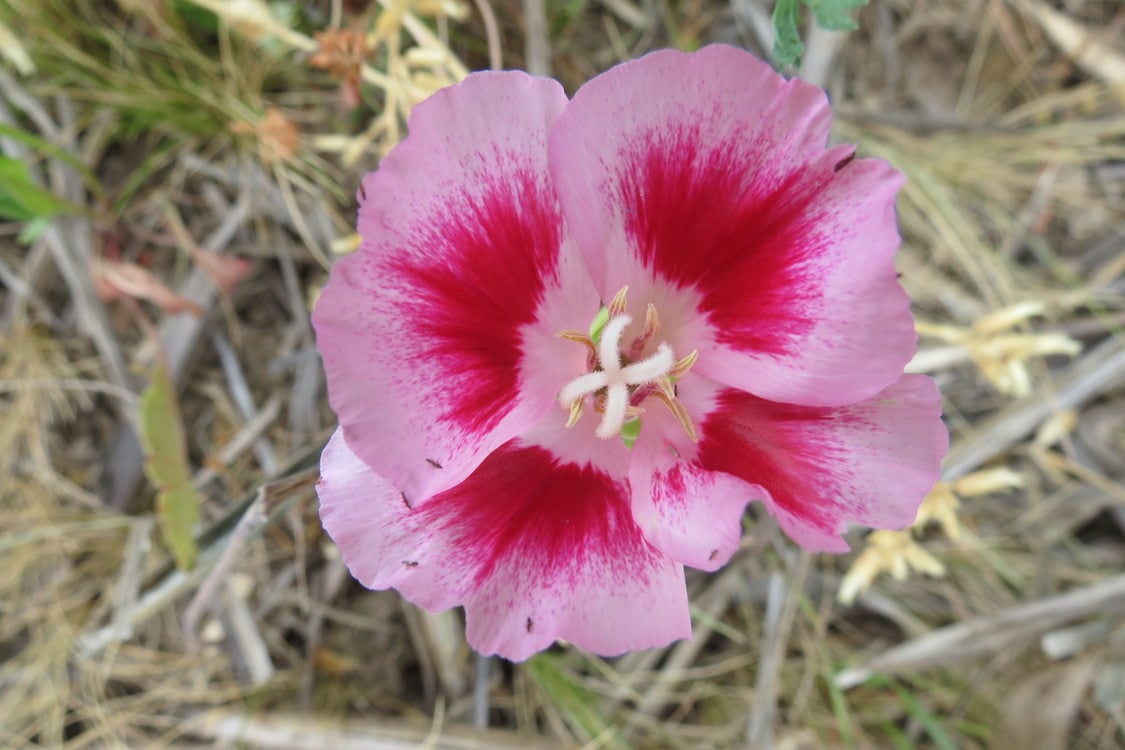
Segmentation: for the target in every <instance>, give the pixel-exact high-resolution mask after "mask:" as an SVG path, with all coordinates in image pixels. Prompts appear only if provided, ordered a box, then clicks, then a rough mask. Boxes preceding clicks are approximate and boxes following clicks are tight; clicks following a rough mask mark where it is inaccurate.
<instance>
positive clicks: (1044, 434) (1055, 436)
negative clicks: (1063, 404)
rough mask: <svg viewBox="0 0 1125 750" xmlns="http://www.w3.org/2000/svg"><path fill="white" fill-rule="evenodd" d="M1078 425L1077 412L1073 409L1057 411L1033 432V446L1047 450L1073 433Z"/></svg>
mask: <svg viewBox="0 0 1125 750" xmlns="http://www.w3.org/2000/svg"><path fill="white" fill-rule="evenodd" d="M1077 424H1078V412H1076V411H1075V410H1074V409H1063V410H1062V411H1057V412H1055V413H1054V414H1052V415H1051V416H1050V417H1048V418H1047V419H1046V421H1044V422H1043V424H1041V425H1039V429H1038V430H1036V432H1035V444H1036V445H1038V446H1039V447H1041V448H1049V447H1050V446H1052V445H1054V444H1055V443H1057V442H1059V441H1060V440H1062V439H1063V438H1064V437H1066V436H1067V435H1069V434H1070V433H1072V432H1073V431H1074V428H1075V426H1076V425H1077Z"/></svg>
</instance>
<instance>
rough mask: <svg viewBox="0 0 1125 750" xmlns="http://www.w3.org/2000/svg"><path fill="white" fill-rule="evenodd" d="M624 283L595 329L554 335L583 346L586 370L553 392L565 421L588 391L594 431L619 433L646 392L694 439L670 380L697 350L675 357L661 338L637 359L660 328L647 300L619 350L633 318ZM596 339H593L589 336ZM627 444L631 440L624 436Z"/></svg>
mask: <svg viewBox="0 0 1125 750" xmlns="http://www.w3.org/2000/svg"><path fill="white" fill-rule="evenodd" d="M627 292H628V287H622V289H621V291H619V292H618V293H617V294H616V295H614V297H613V300H612V301H611V302H610V304H609V305H608V306H607V308H606V310H605V312H606V313H607V314H608V321H606V322H605V325H604V327H602V329H601V331H600V332H597V331H592V333H591V335H586V334H585V333H582V332H580V331H572V330H566V331H560V332H559V336H560V337H562V338H565V339H567V340H568V341H574V342H576V343H579V344H582V345H583V346H584V347H586V350H587V370H588V372H586V373H585V374H584V375H579V376H578V377H576V378H575V379H574V380H572V381H570V383H568V384H567V385H566V386H565V387H564V388H563V389H562V390H561V391H560V392H559V396H558V400H559V404H560V405H561V406H562V407H563V408H564V409H566V410H567V412H568V414H567V421H566V426H567V427H568V428H570V427H573V426H574V425H576V424H577V423H578V421H579V420H580V419H581V417H582V412H583V408H584V406H583V405H584V403H585V400H586V396H593V397H594V399H593V406H594V410H595V411H596V412H598V413H600V414H601V415H602V418H601V422H600V423H599V424H598V427H597V429H596V430H595V431H594V434H595V435H597V436H598V437H599V438H602V439H603V440H604V439H609V438H612V437H614V436H615V435H619V434H621V430H622V427H623V426H624V425H625V423H626V422H630V421H632V420H635V419H637V418H638V417H639V416H640V415H641V414H642V413H643V412H644V409H643V408H642V407H641V403H642V402H643V401H644V400H645V399H647V398H648V397H649V396H652V397H653V398H655V399H656V400H658V401H660V402H661V403H663V404H664V405H665V406H667V407H668V409H669V411H671V412H672V414H673V415H674V416H675V418H676V421H677V422H679V424H680V426H681V427H683V429H684V432H686V433H687V435H688V437H689V438H690V439H691V440H692V441H698V436H697V434H696V431H695V425H694V424H692V421H691V416H690V415H689V414H688V412H687V409H685V408H684V406H683V404H682V403H680V401H679V400H678V399H677V398H676V389H675V385H674V383H675V381H676V380H678V379H679V378H681V377H683V376H684V375H685V374H686V373H687V372H688V370H690V369H691V367H692V365H694V364H695V361H696V359H698V357H699V352H697V351H693V352H692V353H691V354H689V355H687V356H686V357H683V358H681V359H678V360H677V359H676V358H675V355H674V354H673V353H672V347H671V346H669V345H668V343H667V342H663V343H661V344H660V345H659V346H658V347H657V348H656V351H655V352H653V353H652V354H650V355H649V356H648V357H644V358H642V359H638V357H640V355H641V354H642V353H643V352H644V350H645V348H646V347H647V346H648V344H649V342H650V341H651V340H652V338H653V337H654V336H656V335H657V333H658V332H659V330H660V317H659V315H658V314H657V312H656V307H655V306H654V305H652V304H649V305H648V307H647V309H646V311H645V320H644V326H643V328H642V330H641V333H640V335H638V336H636V337H635V338H634V339H633V340H632V341H631V342H630V343H629V345H628V347H627V349H625V350H624V351H623V348H622V338H623V337H624V334H625V329H626V328H627V327H628V326H629V325H630V324H631V323H632V322H633V319H632V317H630V316H629V315H628V314H627V313H625V308H626V305H627V297H626V295H627ZM595 339H596V340H595ZM626 443H627V444H628V445H631V444H632V443H631V441H629V440H626Z"/></svg>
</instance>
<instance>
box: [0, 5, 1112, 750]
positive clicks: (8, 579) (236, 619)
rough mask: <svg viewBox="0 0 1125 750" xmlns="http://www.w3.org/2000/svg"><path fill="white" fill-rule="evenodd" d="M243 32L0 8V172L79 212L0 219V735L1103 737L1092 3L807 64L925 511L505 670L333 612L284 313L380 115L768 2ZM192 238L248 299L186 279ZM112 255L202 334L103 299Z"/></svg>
mask: <svg viewBox="0 0 1125 750" xmlns="http://www.w3.org/2000/svg"><path fill="white" fill-rule="evenodd" d="M264 7H265V6H264V5H263V4H261V3H257V2H251V1H250V0H238V2H229V3H228V2H225V1H223V2H220V0H160V1H158V2H141V1H139V0H129V1H128V2H126V1H125V0H121V1H120V2H118V3H116V4H111V3H71V2H66V0H0V24H2V25H3V26H5V27H7V29H8V30H17V29H24V30H27V33H23V34H21V35H19V36H18V37H17V39H18V40H19V41H20V42H21V43H22V47H23V52H25V53H26V54H25V56H23V57H21V56H20V54H19V52H20V50H19V49H18V48H16V47H15V46H13V45H12V44H10V43H9V42H8V41H3V42H0V46H3V47H4V51H5V55H6V56H7V57H8V58H9V59H10V60H11V61H12V62H11V64H10V65H9V66H7V67H0V90H2V91H3V96H2V97H0V123H3V124H5V125H7V126H8V127H9V128H15V129H18V130H19V131H22V132H23V133H24V137H20V138H14V137H12V136H13V135H14V133H13V131H12V130H10V129H8V130H5V131H3V132H0V144H2V146H3V151H4V153H5V154H6V155H8V156H13V157H16V158H19V159H21V160H23V161H24V163H26V164H27V165H29V167H30V169H31V174H32V176H33V177H34V179H36V180H38V181H39V183H40V184H42V185H44V186H47V187H48V188H49V189H50V190H51V191H53V192H54V193H55V194H56V195H59V196H61V197H64V198H66V199H67V200H69V201H71V202H73V203H75V204H78V205H80V206H84V207H85V211H84V212H83V213H81V214H79V215H72V216H60V217H55V218H53V219H50V220H49V221H45V222H40V223H38V224H36V225H35V226H33V227H32V231H30V233H28V234H25V236H24V237H23V238H22V239H20V238H18V237H17V235H18V233H19V232H20V231H21V229H24V228H23V227H20V226H17V225H6V226H0V337H2V338H0V340H2V344H0V477H2V479H0V746H4V747H13V748H16V747H33V746H42V747H60V748H63V747H65V748H86V747H90V748H102V747H142V746H143V747H171V748H197V747H237V746H245V747H262V748H274V747H276V748H283V747H284V748H323V747H343V746H345V745H344V743H345V741H351V742H353V743H354V745H351V746H354V747H365V748H380V749H387V748H401V747H419V746H422V747H435V748H506V747H513V748H514V747H523V748H529V749H530V748H562V747H582V748H598V747H606V748H631V747H641V748H680V747H685V748H686V747H691V748H736V747H738V748H742V747H746V748H755V749H756V748H767V747H776V748H826V747H854V748H883V747H894V748H940V749H945V748H988V747H994V748H1016V747H1019V748H1024V747H1026V748H1046V749H1047V750H1050V749H1052V748H1060V749H1061V748H1064V747H1065V748H1080V749H1085V748H1091V749H1092V748H1111V747H1122V746H1125V618H1123V617H1122V613H1123V612H1125V578H1123V574H1122V571H1123V570H1125V398H1123V395H1125V340H1123V338H1122V328H1123V323H1125V276H1123V274H1125V235H1123V234H1122V227H1125V168H1123V167H1122V165H1123V164H1125V74H1123V72H1122V70H1123V67H1125V46H1122V44H1121V43H1120V40H1121V33H1120V32H1121V29H1122V28H1125V13H1123V11H1122V8H1121V6H1120V5H1119V4H1117V3H1114V2H1109V1H1106V2H1094V1H1093V0H1091V1H1088V2H1081V1H1080V0H1069V1H1067V2H1062V3H1055V4H1047V3H1045V2H1040V0H964V1H954V0H925V1H923V2H914V1H908V0H872V2H871V4H870V5H869V6H868V7H866V8H865V9H864V10H863V11H862V13H861V14H860V21H861V23H860V30H859V31H857V32H855V33H853V34H851V35H849V36H848V37H847V38H846V39H843V40H834V39H833V38H831V37H826V36H825V35H823V34H822V33H821V32H817V33H816V35H815V36H814V38H813V39H812V40H810V49H813V50H815V51H816V53H815V54H814V55H810V57H812V58H815V59H810V60H809V61H808V63H807V66H806V72H807V73H809V74H810V75H812V76H814V77H818V78H820V80H819V82H820V83H822V84H824V85H825V86H826V87H827V88H828V89H829V90H830V92H831V94H832V97H833V101H834V103H835V105H836V108H837V112H838V114H837V137H838V138H840V139H841V140H850V141H856V142H858V143H860V144H861V149H862V151H864V152H866V153H868V154H873V155H878V156H881V157H883V158H886V159H888V160H889V161H891V162H892V163H893V164H895V165H896V166H897V167H898V168H899V169H901V170H902V171H903V172H905V173H906V174H907V176H908V177H909V181H908V183H907V185H906V187H905V189H904V190H903V193H902V198H901V201H900V204H899V216H900V222H901V226H902V232H903V235H904V240H905V242H904V248H903V251H902V253H901V254H900V270H901V271H902V273H903V283H904V284H905V285H906V286H907V288H908V290H909V291H910V293H911V295H912V296H913V298H914V300H915V303H916V312H917V315H918V318H919V321H920V325H919V329H920V332H921V333H922V338H921V350H922V351H921V353H920V355H919V358H918V359H917V360H916V361H915V363H914V365H913V368H914V369H916V370H919V371H925V372H930V373H931V374H933V375H934V376H935V377H936V378H937V379H938V381H939V383H940V384H941V386H942V390H943V394H944V396H945V399H946V411H947V415H948V422H949V425H950V428H951V430H952V433H953V441H954V442H953V452H952V454H951V457H950V460H949V461H948V462H947V467H946V469H947V476H946V480H947V483H946V484H943V485H942V487H941V488H940V493H941V494H940V495H935V497H934V498H932V502H933V506H932V508H931V511H932V512H930V513H929V516H930V517H931V518H932V519H933V521H934V522H933V523H930V524H928V525H925V524H920V525H919V526H918V527H917V528H915V529H914V530H913V531H910V532H905V533H904V535H901V536H899V537H895V538H886V539H880V538H876V542H877V543H876V544H875V545H873V546H871V547H870V548H869V550H868V552H867V553H865V554H866V557H865V558H862V559H864V560H865V562H864V563H862V564H861V565H860V566H858V567H856V568H854V569H852V565H853V563H854V562H856V560H857V557H859V555H860V554H861V553H863V550H864V549H865V541H864V539H863V538H862V535H857V536H856V537H855V538H854V542H855V546H856V548H857V553H856V554H855V555H852V556H844V557H839V558H835V557H816V556H809V555H807V554H803V553H801V552H799V551H797V550H795V549H794V548H793V547H792V546H791V545H790V544H789V543H788V542H787V541H785V540H784V538H783V537H782V536H781V535H780V534H779V533H778V531H777V530H776V528H775V527H774V526H773V525H772V524H771V523H770V522H769V521H768V520H766V519H764V518H762V517H761V516H760V515H755V516H754V518H752V519H749V520H748V521H747V532H748V533H747V535H746V539H745V543H744V547H743V549H742V550H741V551H740V552H739V553H738V554H737V555H736V557H735V559H734V560H733V561H732V563H731V565H730V566H728V568H727V569H725V570H724V571H722V572H720V573H718V574H715V575H692V576H690V578H689V585H690V587H691V589H692V602H693V607H694V610H693V614H694V619H695V629H696V637H695V639H694V640H693V641H691V642H685V643H679V644H675V645H673V646H671V647H669V648H667V649H663V650H658V651H653V652H645V653H638V654H632V655H629V656H626V657H623V658H620V659H615V660H603V659H600V658H598V657H595V656H591V655H588V654H584V653H581V652H578V651H576V650H574V649H569V648H555V649H553V650H552V651H550V652H549V653H546V654H543V655H540V656H539V657H536V658H535V659H533V660H531V661H530V662H528V663H526V664H523V665H515V666H512V665H508V664H502V663H499V662H495V661H493V662H488V661H484V660H479V659H474V658H473V656H472V654H470V653H469V651H468V649H467V647H466V645H465V643H464V640H463V633H462V629H461V626H460V622H459V615H458V614H456V613H445V614H443V615H437V616H434V615H428V614H425V613H422V612H419V611H417V610H415V609H413V608H411V607H410V606H408V605H405V604H404V603H403V602H402V601H401V599H400V598H399V597H398V596H397V595H396V594H394V593H393V592H383V593H370V592H366V591H363V590H362V589H360V588H359V587H358V586H357V585H356V584H355V583H354V582H353V581H351V579H350V578H348V577H347V576H346V574H345V573H344V571H343V567H342V565H341V563H340V562H339V560H338V558H337V556H336V553H335V551H334V550H333V548H332V547H331V545H330V544H329V543H328V541H327V540H326V538H325V537H324V535H323V532H322V531H321V530H320V527H319V525H318V523H317V520H316V514H315V503H314V500H313V496H312V492H311V488H310V481H311V478H312V477H313V470H312V469H311V468H310V467H312V466H313V464H314V462H315V456H316V453H317V451H318V449H319V446H320V445H322V444H323V441H324V439H325V438H326V436H327V435H328V433H329V431H330V430H331V427H332V416H331V414H330V412H329V411H328V410H327V408H326V406H325V403H324V399H323V383H322V375H321V373H320V370H319V362H318V360H317V358H316V356H315V352H314V349H313V343H312V338H311V330H310V327H309V325H308V322H307V321H308V311H309V309H310V304H311V300H312V299H313V298H314V297H315V294H316V292H317V290H318V289H319V287H320V286H321V285H322V284H323V282H324V279H325V278H326V267H327V266H328V265H329V264H330V263H331V259H332V257H333V253H335V252H339V251H343V250H346V249H347V248H348V247H350V246H351V245H352V244H353V238H352V233H353V231H354V229H353V227H352V222H351V216H352V211H353V208H354V207H353V204H352V203H351V198H350V195H351V193H352V191H353V189H354V186H355V185H356V184H357V181H358V179H359V176H360V175H361V174H362V173H363V171H365V170H367V169H370V168H372V167H373V166H374V165H375V164H376V163H377V160H378V158H379V156H380V155H381V154H383V153H385V152H386V151H387V150H388V149H389V148H390V147H391V146H392V145H393V144H394V143H395V142H397V140H398V139H399V138H401V136H402V135H403V128H404V122H405V115H406V113H407V112H408V111H409V108H410V107H411V106H412V105H413V104H414V103H416V102H417V101H418V100H420V99H421V98H424V97H425V96H426V95H427V94H428V93H430V92H432V91H433V90H435V89H436V88H438V87H440V86H442V85H445V84H447V83H449V82H451V81H454V80H457V79H458V78H459V77H460V76H462V75H464V73H465V70H466V69H468V68H480V67H486V66H487V65H488V62H489V60H490V58H495V57H496V56H497V55H502V57H503V61H504V64H505V65H507V66H516V67H523V66H525V61H527V65H530V66H532V67H534V68H535V69H537V70H545V69H546V68H547V67H548V66H549V67H550V69H551V70H552V71H553V72H554V73H555V75H557V76H558V77H560V79H561V80H562V81H563V82H564V84H565V85H566V86H567V88H568V89H569V90H571V91H573V90H574V88H576V87H577V86H578V85H580V84H581V82H582V81H584V80H586V79H587V78H589V77H590V76H591V75H593V74H595V73H596V72H597V71H599V70H601V69H604V68H605V67H608V66H609V65H611V64H613V63H614V62H616V61H617V60H619V59H622V58H625V57H628V56H632V55H635V54H638V53H641V52H643V51H646V50H649V49H653V48H656V47H660V46H666V45H678V46H685V47H690V46H693V45H697V44H700V43H704V42H706V41H710V40H719V41H736V42H740V43H743V44H745V45H748V46H750V47H752V48H754V47H757V48H758V49H760V48H761V46H760V45H761V44H762V43H763V42H766V43H768V40H766V39H765V34H764V33H763V30H762V29H763V27H762V26H761V24H759V23H757V21H760V20H761V19H762V18H763V13H764V11H763V10H762V8H761V7H760V6H759V3H757V2H756V1H755V0H733V2H732V3H731V4H729V5H727V4H724V3H720V2H713V1H712V0H700V1H698V2H688V3H677V4H670V3H666V2H659V3H658V2H646V3H644V4H635V3H633V2H632V1H631V0H612V1H610V0H606V2H604V3H601V4H590V3H587V2H585V0H576V1H575V2H567V3H550V4H544V3H543V2H541V1H540V0H525V1H524V2H523V3H522V4H518V3H515V2H505V3H500V2H493V3H492V4H489V2H488V0H481V2H480V3H478V4H474V5H464V4H462V3H460V2H459V1H458V0H440V1H439V0H413V1H412V0H385V2H380V3H379V4H375V3H362V2H341V1H339V0H320V1H317V0H306V1H304V2H293V3H271V4H270V7H272V8H273V10H274V14H273V15H262V13H261V11H262V9H263V8H264ZM213 11H218V12H219V15H216V13H215V12H213ZM525 17H526V18H527V19H529V25H530V28H528V29H525V28H524V25H523V19H524V18H525ZM489 18H491V20H487V19H489ZM344 22H346V24H348V25H350V27H352V28H362V29H364V30H366V31H369V32H371V34H370V36H369V37H368V40H367V41H368V43H369V46H370V51H369V54H368V55H367V58H366V64H365V66H364V67H362V68H357V69H355V70H352V71H351V73H352V74H354V75H352V77H351V83H349V72H348V69H346V66H345V67H340V66H337V67H335V68H334V67H332V66H331V65H327V64H322V65H319V67H318V66H317V65H314V64H311V62H310V57H311V56H312V55H313V54H314V53H316V51H317V49H318V42H317V41H316V38H315V37H314V35H315V34H316V33H317V32H320V31H323V30H325V29H329V28H335V27H339V25H340V24H341V23H344ZM493 24H495V26H494V27H493ZM766 31H768V27H767V28H766ZM840 41H842V44H841V43H839V42H840ZM28 62H29V63H30V64H31V65H32V66H34V71H30V70H28V71H26V72H23V73H18V72H16V68H15V67H14V66H16V65H23V66H24V67H25V68H26V67H27V65H26V63H28ZM349 86H352V89H351V90H349ZM357 92H358V94H359V97H360V101H359V103H358V106H356V107H355V108H350V106H351V105H353V104H355V103H356V102H355V94H356V93H357ZM349 97H351V98H350V99H349ZM349 102H350V104H348V103H349ZM60 150H61V151H60ZM76 165H79V166H76ZM195 247H203V248H207V249H209V250H212V251H216V252H218V253H226V254H230V255H236V256H238V257H242V258H246V259H249V260H250V261H252V263H253V265H252V272H251V273H250V275H249V276H248V277H247V278H245V279H243V280H242V281H241V282H240V283H239V284H238V285H237V286H236V287H235V288H234V289H233V291H231V292H229V293H228V292H226V291H223V290H221V289H217V288H216V287H215V286H214V284H213V282H212V280H210V277H209V276H208V274H207V272H206V269H204V268H203V267H201V265H200V263H199V261H198V257H199V256H198V255H196V254H194V253H193V250H194V249H195ZM106 259H108V260H122V261H127V262H134V263H138V264H139V265H141V266H143V267H144V268H146V269H148V270H149V271H151V272H152V274H153V276H154V277H155V278H156V279H159V280H160V281H161V282H163V283H164V284H165V285H167V286H168V287H170V288H171V290H173V291H174V292H175V293H176V294H178V295H179V296H180V297H182V298H183V299H185V300H187V301H189V302H190V303H191V304H193V305H196V306H198V307H199V308H200V309H202V311H203V314H202V315H201V316H199V317H194V316H192V315H189V314H183V313H181V314H171V313H168V312H165V311H164V310H162V309H161V308H160V307H157V306H153V305H150V304H148V303H138V302H137V301H136V300H132V299H118V300H115V301H108V302H107V301H103V299H102V298H101V297H100V296H99V295H98V294H96V293H95V292H96V290H95V287H94V285H93V282H92V277H91V270H90V269H91V268H92V267H93V264H94V262H95V261H104V260H106ZM158 352H159V353H160V354H159V355H158V354H157V353H158ZM161 357H162V358H163V362H164V363H165V366H166V367H167V368H168V370H169V372H170V373H171V374H172V376H173V378H174V379H175V380H176V381H177V382H178V383H179V407H180V412H181V416H182V420H183V425H184V432H185V436H186V438H187V446H188V455H187V458H188V463H189V466H190V467H191V469H192V470H193V471H194V472H196V475H195V485H196V488H197V490H198V491H199V493H200V496H201V498H202V501H203V508H202V510H203V518H204V522H203V533H202V536H201V537H200V547H201V554H200V560H199V565H198V567H197V569H196V571H194V572H193V573H191V574H184V573H181V572H177V571H176V570H175V569H174V568H173V567H172V565H171V562H170V559H171V558H170V554H169V552H168V550H167V548H166V547H165V546H164V543H163V541H162V539H161V536H160V533H159V530H158V526H157V525H156V524H155V523H154V520H153V516H152V501H153V497H154V492H153V490H152V489H151V488H150V487H148V486H147V483H146V482H145V480H144V478H143V475H142V461H141V452H140V450H139V446H138V444H137V442H136V438H135V435H134V431H133V430H134V425H135V424H136V419H137V408H138V394H139V391H140V387H141V385H142V383H143V380H144V377H143V375H142V373H144V372H146V371H148V369H149V368H150V367H151V366H152V365H153V363H155V362H157V361H159V360H160V358H161ZM1000 469H1003V471H1002V472H1000V473H997V470H1000ZM903 550H906V551H907V552H908V553H909V555H914V557H912V558H909V559H908V557H909V555H907V556H906V557H903V556H902V555H906V554H907V552H903ZM918 555H922V557H918ZM910 560H913V561H914V563H912V564H914V567H915V568H918V567H920V568H922V569H924V570H927V571H928V572H929V573H930V574H933V575H928V576H927V575H921V574H919V573H918V572H917V570H911V569H910V565H907V568H906V569H905V570H904V569H903V568H902V565H903V564H904V563H909V562H910ZM919 560H921V561H923V562H921V563H919V562H918V561H919ZM926 560H930V561H933V562H934V563H936V566H935V565H934V564H930V563H929V562H924V561H926ZM849 570H852V572H851V574H850V576H851V580H852V583H851V584H849V587H850V588H851V593H853V594H856V598H855V603H854V604H852V605H849V606H845V605H843V604H841V603H840V602H839V601H838V595H839V593H840V591H841V583H842V580H843V579H844V576H845V575H846V574H848V571H849ZM887 573H896V574H902V575H901V578H902V580H897V579H896V577H894V576H892V575H887ZM864 587H866V589H865V590H863V591H862V593H860V590H861V589H864ZM474 725H475V726H476V728H474ZM485 725H487V726H488V727H489V729H488V730H487V731H486V730H485V729H484V728H483V727H484V726H485Z"/></svg>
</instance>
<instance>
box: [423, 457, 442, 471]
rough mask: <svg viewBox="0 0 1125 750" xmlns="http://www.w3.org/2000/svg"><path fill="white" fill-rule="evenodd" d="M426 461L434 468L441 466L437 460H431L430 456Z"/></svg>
mask: <svg viewBox="0 0 1125 750" xmlns="http://www.w3.org/2000/svg"><path fill="white" fill-rule="evenodd" d="M426 463H428V464H429V465H430V466H432V467H434V468H435V469H440V468H441V464H439V463H438V462H437V461H435V460H433V459H432V458H427V459H426Z"/></svg>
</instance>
